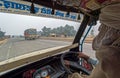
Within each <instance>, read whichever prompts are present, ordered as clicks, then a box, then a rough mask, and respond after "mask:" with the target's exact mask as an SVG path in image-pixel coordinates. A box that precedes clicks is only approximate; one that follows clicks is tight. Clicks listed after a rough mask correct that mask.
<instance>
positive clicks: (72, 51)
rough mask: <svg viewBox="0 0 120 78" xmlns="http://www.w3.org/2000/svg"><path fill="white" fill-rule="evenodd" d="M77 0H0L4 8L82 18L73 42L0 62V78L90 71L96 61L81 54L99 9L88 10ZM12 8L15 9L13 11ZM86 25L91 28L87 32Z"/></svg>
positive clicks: (57, 77) (63, 76)
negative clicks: (88, 59)
mask: <svg viewBox="0 0 120 78" xmlns="http://www.w3.org/2000/svg"><path fill="white" fill-rule="evenodd" d="M64 1H65V2H64ZM77 1H78V2H79V1H83V0H76V1H73V3H72V0H70V1H68V3H67V0H19V1H11V0H5V1H3V0H1V1H0V2H1V3H0V4H1V5H3V4H5V6H4V8H7V10H5V9H4V8H2V9H1V10H0V11H1V12H8V13H16V14H23V15H32V16H37V17H39V16H41V17H48V18H55V19H63V20H69V21H75V22H81V24H80V26H79V29H78V31H77V33H76V35H75V38H74V40H73V42H72V44H71V45H68V46H61V47H57V48H52V49H47V50H40V51H37V52H33V53H28V54H25V55H21V56H18V57H15V59H14V58H10V59H8V60H5V61H2V62H0V72H4V73H2V75H1V78H67V77H68V75H69V74H71V73H74V72H79V73H81V75H90V73H91V71H92V70H93V68H94V67H93V65H92V64H91V63H89V62H88V61H86V60H85V59H84V58H81V57H79V58H78V55H79V52H82V49H83V42H84V40H85V37H86V36H87V34H88V32H89V30H90V28H91V27H92V26H93V25H95V24H96V23H97V20H98V16H99V13H100V9H97V10H93V11H88V10H87V9H85V8H82V6H83V5H81V4H80V3H78V2H77ZM83 2H84V1H83ZM23 3H24V5H23ZM28 5H29V6H28ZM41 6H44V7H41ZM46 7H48V8H46ZM10 9H13V11H15V10H16V11H15V12H11V11H9V10H10ZM81 19H82V20H81ZM87 27H89V29H88V30H87V32H85V30H86V29H87ZM83 34H85V35H84V36H83ZM26 35H27V34H26V31H25V39H28V37H27V36H26ZM33 39H34V38H33ZM44 47H46V46H44ZM66 60H68V61H69V63H70V64H69V66H68V65H66Z"/></svg>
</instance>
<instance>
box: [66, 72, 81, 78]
mask: <svg viewBox="0 0 120 78" xmlns="http://www.w3.org/2000/svg"><path fill="white" fill-rule="evenodd" d="M68 78H83V77H81V76H80V74H79V73H73V74H71V75H69V76H68Z"/></svg>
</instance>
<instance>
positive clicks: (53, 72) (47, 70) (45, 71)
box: [33, 65, 65, 78]
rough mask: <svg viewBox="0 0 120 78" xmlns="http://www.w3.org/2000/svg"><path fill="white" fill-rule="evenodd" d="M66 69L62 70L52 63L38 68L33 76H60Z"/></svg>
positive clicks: (38, 77)
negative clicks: (54, 66)
mask: <svg viewBox="0 0 120 78" xmlns="http://www.w3.org/2000/svg"><path fill="white" fill-rule="evenodd" d="M64 72H65V71H62V70H60V69H59V68H53V67H52V66H50V65H47V66H44V67H42V68H40V69H37V70H36V71H35V72H34V74H33V78H58V77H60V76H61V75H62V74H64Z"/></svg>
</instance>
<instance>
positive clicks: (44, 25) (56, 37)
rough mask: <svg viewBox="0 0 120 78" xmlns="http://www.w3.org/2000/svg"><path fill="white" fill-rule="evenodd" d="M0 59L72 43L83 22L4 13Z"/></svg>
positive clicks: (1, 24)
mask: <svg viewBox="0 0 120 78" xmlns="http://www.w3.org/2000/svg"><path fill="white" fill-rule="evenodd" d="M0 18H2V19H0V61H4V60H7V59H10V58H13V57H16V56H19V55H23V54H27V53H31V52H35V51H38V50H43V49H47V48H52V47H57V46H65V45H70V44H72V41H73V39H74V37H75V34H76V32H77V30H78V28H79V26H80V23H78V22H73V21H66V20H60V19H53V18H43V17H35V16H25V15H17V14H8V13H0Z"/></svg>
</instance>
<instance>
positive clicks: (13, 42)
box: [0, 38, 94, 61]
mask: <svg viewBox="0 0 120 78" xmlns="http://www.w3.org/2000/svg"><path fill="white" fill-rule="evenodd" d="M69 44H71V42H63V41H53V40H43V39H36V40H25V39H24V38H10V39H8V40H7V42H6V43H4V44H2V45H0V61H3V60H6V59H9V58H12V57H15V56H19V55H22V54H26V53H30V52H33V51H37V50H42V49H47V48H51V47H56V46H63V45H69ZM84 47H85V48H84V52H87V54H89V55H90V56H92V57H94V54H93V53H92V52H93V50H92V49H91V44H85V45H84Z"/></svg>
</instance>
